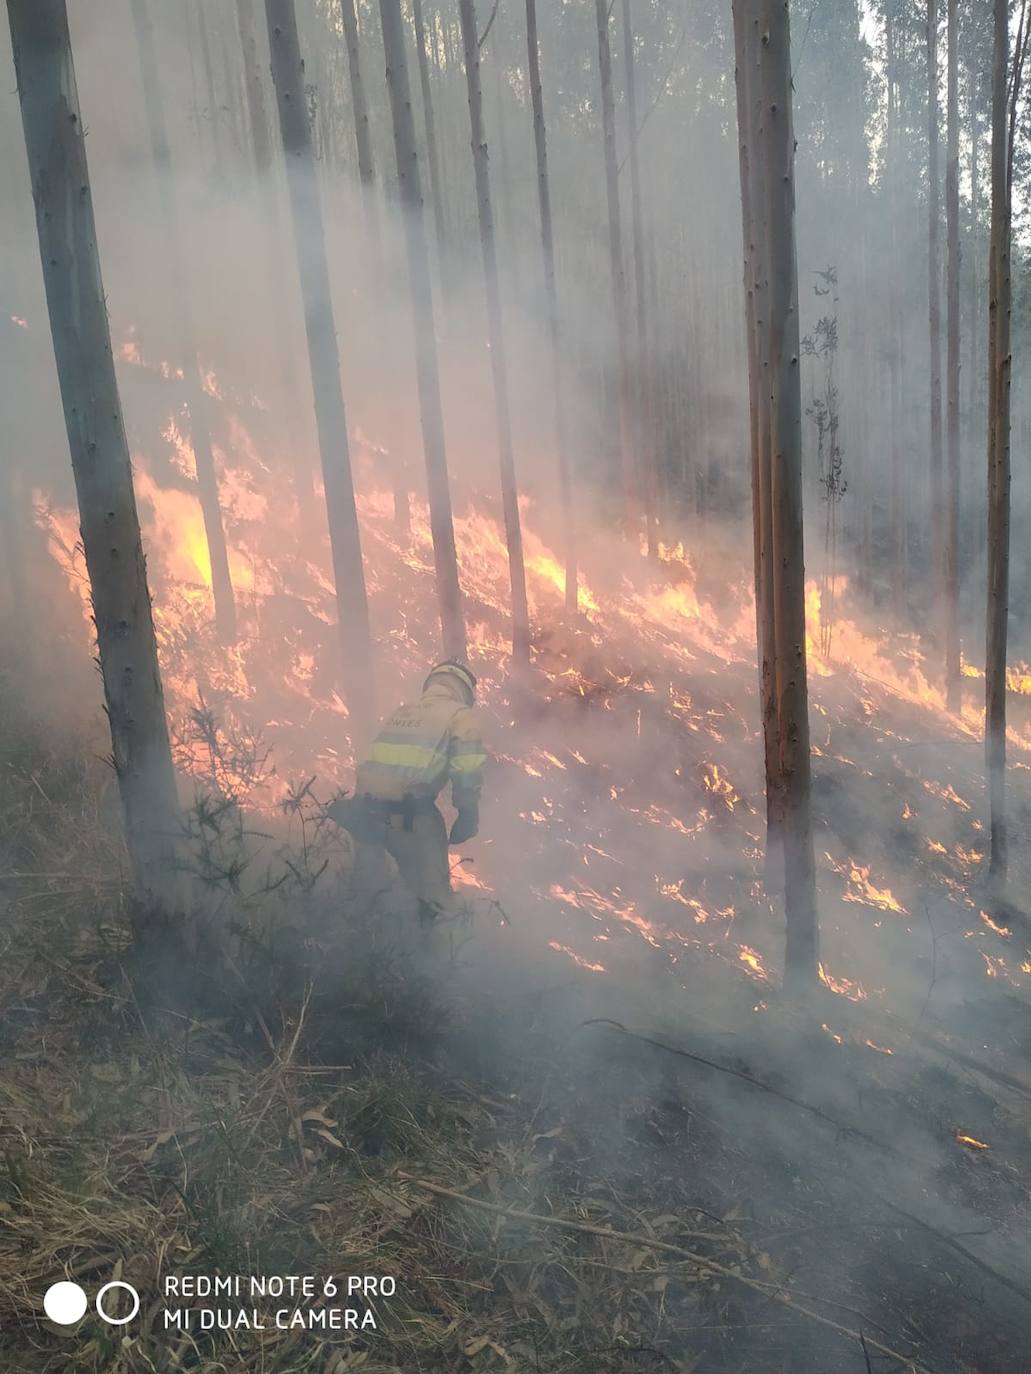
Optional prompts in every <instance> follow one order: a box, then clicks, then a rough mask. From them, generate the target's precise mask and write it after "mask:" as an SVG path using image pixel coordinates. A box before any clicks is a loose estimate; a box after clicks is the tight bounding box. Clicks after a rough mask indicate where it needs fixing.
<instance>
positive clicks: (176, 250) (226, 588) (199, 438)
mask: <svg viewBox="0 0 1031 1374" xmlns="http://www.w3.org/2000/svg"><path fill="white" fill-rule="evenodd" d="M132 15H133V23H134V26H135V30H136V42H137V46H138V49H139V57H140V70H141V73H142V76H143V97H144V102H145V108H146V115H147V127H148V130H149V134H150V145H151V154H152V156H153V159H154V168H155V172H156V176H157V183H158V193H159V196H160V204H161V218H162V227H163V230H164V239H165V253H166V261H167V263H168V277H169V287H170V290H169V292H168V300H169V302H170V304H171V308H172V310H173V312H174V315H175V327H176V333H177V340H176V342H177V344H178V347H179V349H180V352H181V355H182V361H183V374H184V377H185V381H186V395H187V404H188V406H189V412H190V440H191V442H192V445H193V457H194V462H195V464H196V467H197V495H198V497H199V499H200V508H201V514H202V515H203V518H204V534H205V536H206V538H207V544H208V557H209V560H210V563H211V593H212V598H213V600H214V605H215V624H216V627H217V629H218V633H219V635H220V637H221V638H222V639H223V640H225V641H230V640H233V639H235V638H236V604H235V601H234V599H233V584H232V581H231V579H230V575H229V554H228V551H227V549H226V536H225V530H224V529H223V526H222V510H221V506H220V504H219V495H218V477H217V475H216V473H215V459H214V456H213V454H212V451H211V435H210V433H209V431H208V422H207V401H206V397H205V395H204V386H203V382H202V380H201V371H200V363H199V361H198V358H197V347H196V338H195V334H194V325H193V310H192V307H191V303H190V291H189V282H188V278H187V275H186V271H185V266H184V262H183V245H182V236H181V231H180V228H179V214H178V206H177V202H176V195H175V188H174V185H173V176H172V153H171V149H170V147H169V143H168V132H167V128H166V125H165V109H164V103H163V101H162V98H161V71H160V67H159V65H158V59H157V46H156V44H155V41H154V26H153V21H152V18H151V12H150V9H149V8H148V5H147V0H132Z"/></svg>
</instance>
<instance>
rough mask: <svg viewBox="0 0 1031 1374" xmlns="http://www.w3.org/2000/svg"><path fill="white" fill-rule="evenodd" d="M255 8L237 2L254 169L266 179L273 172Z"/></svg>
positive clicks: (241, 0)
mask: <svg viewBox="0 0 1031 1374" xmlns="http://www.w3.org/2000/svg"><path fill="white" fill-rule="evenodd" d="M254 4H255V0H236V23H237V28H238V29H239V31H240V47H241V49H242V51H243V79H244V94H245V97H246V101H247V120H248V123H249V124H250V129H251V149H252V151H253V154H254V169H255V171H256V172H257V174H258V176H259V177H261V178H265V177H268V176H269V175H270V173H271V170H272V138H271V135H270V133H269V124H268V114H267V112H266V109H265V90H264V87H263V86H262V81H261V59H260V58H259V56H258V40H257V36H256V34H255V32H254Z"/></svg>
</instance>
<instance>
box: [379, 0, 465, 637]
mask: <svg viewBox="0 0 1031 1374" xmlns="http://www.w3.org/2000/svg"><path fill="white" fill-rule="evenodd" d="M379 9H380V23H381V25H382V28H383V51H384V55H385V57H386V75H387V90H388V93H389V95H390V111H391V117H392V121H393V126H394V153H395V157H396V159H397V179H398V185H399V188H400V193H401V206H402V213H403V218H404V230H405V248H406V250H407V256H408V285H409V290H410V292H411V297H412V315H413V320H414V326H415V367H416V377H417V380H418V387H419V409H420V413H421V416H422V439H423V449H424V452H425V458H426V487H427V494H428V497H429V503H430V529H431V532H432V535H433V560H434V565H435V569H436V575H437V597H438V600H439V603H440V626H441V633H442V636H443V641H444V651H445V653H447V654H450V655H452V656H453V657H457V658H464V657H465V652H466V645H465V621H464V619H463V615H462V593H461V588H460V586H459V582H458V558H457V555H456V553H455V529H454V521H453V519H452V514H451V486H450V482H449V479H448V470H447V451H446V448H445V443H444V414H443V408H442V406H441V401H440V368H439V364H438V361H437V338H436V332H435V328H434V322H433V293H432V289H431V286H430V260H429V252H428V250H427V247H426V228H425V223H424V216H423V201H422V188H421V186H420V181H419V163H418V157H417V153H416V143H415V121H414V119H413V118H412V98H411V88H410V86H409V82H408V61H407V58H406V56H405V31H404V23H403V20H402V17H401V3H400V0H380V4H379Z"/></svg>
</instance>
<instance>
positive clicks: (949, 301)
mask: <svg viewBox="0 0 1031 1374" xmlns="http://www.w3.org/2000/svg"><path fill="white" fill-rule="evenodd" d="M946 3H947V6H948V29H947V32H948V53H947V58H946V61H947V66H948V82H947V86H948V95H947V98H946V104H947V116H946V118H947V128H946V154H945V226H946V227H945V236H946V245H947V247H946V269H945V270H946V274H947V282H946V339H947V345H946V360H945V376H946V388H945V389H946V425H945V454H946V466H945V502H944V506H945V510H944V515H945V524H944V528H943V531H942V539H943V542H944V552H945V558H944V574H945V585H944V594H945V702H946V705H947V707H948V709H949V710H950V711H958V710H959V709H960V705H961V703H962V693H961V682H962V679H961V677H960V645H959V281H960V262H959V51H958V49H959V25H958V21H957V0H946Z"/></svg>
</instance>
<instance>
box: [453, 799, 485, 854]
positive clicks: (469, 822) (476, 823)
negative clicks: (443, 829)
mask: <svg viewBox="0 0 1031 1374" xmlns="http://www.w3.org/2000/svg"><path fill="white" fill-rule="evenodd" d="M479 828H480V808H479V807H478V806H476V805H473V806H463V807H462V808H461V810H460V811H459V813H458V815H457V816H456V817H455V823H454V825H453V826H452V827H451V834H450V836H449V840H450V843H451V844H465V842H466V840H471V839H472V838H473V836H474V835H475V834H476V833H477V831H478V830H479Z"/></svg>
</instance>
